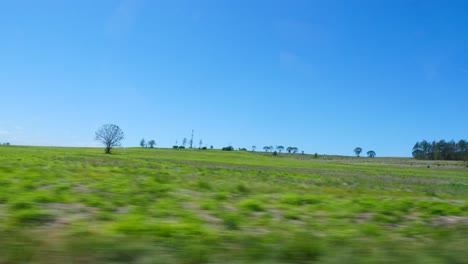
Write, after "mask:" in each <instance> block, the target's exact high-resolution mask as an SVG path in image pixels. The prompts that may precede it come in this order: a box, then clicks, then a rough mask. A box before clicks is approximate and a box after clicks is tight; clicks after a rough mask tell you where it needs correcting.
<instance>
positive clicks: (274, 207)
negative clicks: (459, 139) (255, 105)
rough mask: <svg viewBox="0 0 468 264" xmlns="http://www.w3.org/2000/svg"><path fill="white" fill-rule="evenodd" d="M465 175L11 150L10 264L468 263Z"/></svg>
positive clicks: (5, 199)
mask: <svg viewBox="0 0 468 264" xmlns="http://www.w3.org/2000/svg"><path fill="white" fill-rule="evenodd" d="M467 237H468V167H467V164H466V163H463V162H447V161H441V162H438V161H416V160H413V159H406V158H354V157H337V156H322V155H319V157H318V158H317V159H314V158H313V155H300V154H294V155H293V154H280V155H279V156H277V157H273V156H271V153H270V154H269V153H263V152H245V151H233V152H223V151H219V150H203V151H202V150H198V149H197V150H172V149H149V148H121V149H116V150H115V153H114V154H112V155H105V154H103V150H102V149H95V148H57V147H12V146H0V263H222V262H224V263H424V264H427V263H467V260H468V250H467V245H468V239H467Z"/></svg>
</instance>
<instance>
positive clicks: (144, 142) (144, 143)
mask: <svg viewBox="0 0 468 264" xmlns="http://www.w3.org/2000/svg"><path fill="white" fill-rule="evenodd" d="M140 147H142V148H145V147H146V141H145V139H144V138H142V139H141V140H140Z"/></svg>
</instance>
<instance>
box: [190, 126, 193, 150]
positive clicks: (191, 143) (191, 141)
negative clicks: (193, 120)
mask: <svg viewBox="0 0 468 264" xmlns="http://www.w3.org/2000/svg"><path fill="white" fill-rule="evenodd" d="M192 146H193V129H192V138H191V139H190V148H192Z"/></svg>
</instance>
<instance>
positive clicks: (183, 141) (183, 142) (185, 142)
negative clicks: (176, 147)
mask: <svg viewBox="0 0 468 264" xmlns="http://www.w3.org/2000/svg"><path fill="white" fill-rule="evenodd" d="M185 145H187V139H186V138H184V139H182V146H184V147H185Z"/></svg>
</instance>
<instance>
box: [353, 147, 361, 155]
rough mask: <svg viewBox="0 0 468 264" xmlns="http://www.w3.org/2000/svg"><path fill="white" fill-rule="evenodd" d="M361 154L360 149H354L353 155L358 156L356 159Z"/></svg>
mask: <svg viewBox="0 0 468 264" xmlns="http://www.w3.org/2000/svg"><path fill="white" fill-rule="evenodd" d="M361 152H362V148H360V147H357V148H355V149H354V153H355V154H356V156H358V157H359V154H361Z"/></svg>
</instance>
